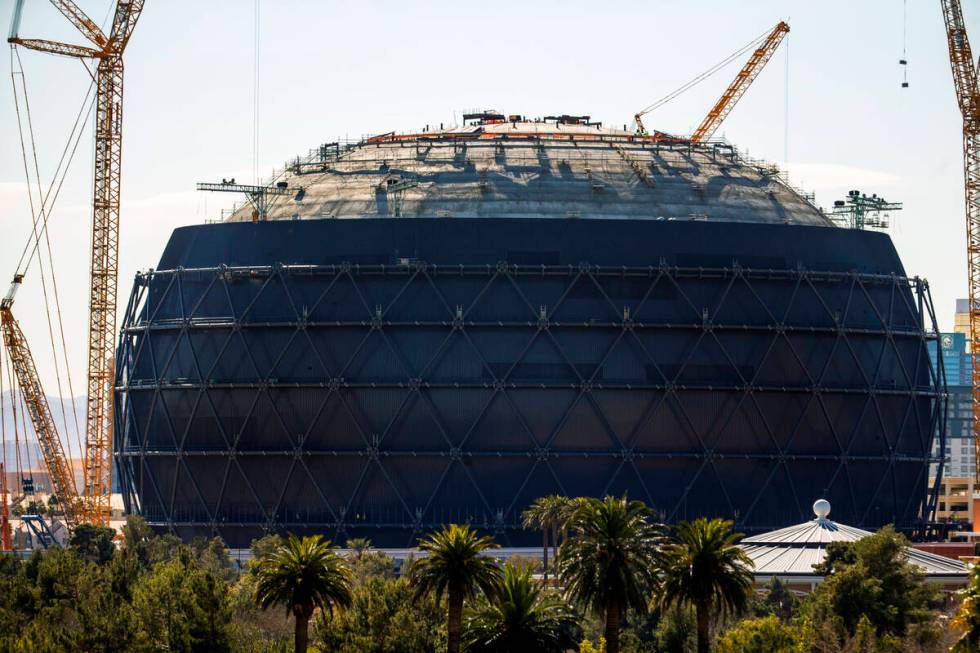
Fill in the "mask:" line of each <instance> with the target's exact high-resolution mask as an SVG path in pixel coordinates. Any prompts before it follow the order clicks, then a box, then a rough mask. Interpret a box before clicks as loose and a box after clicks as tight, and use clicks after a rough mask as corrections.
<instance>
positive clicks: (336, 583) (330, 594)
mask: <svg viewBox="0 0 980 653" xmlns="http://www.w3.org/2000/svg"><path fill="white" fill-rule="evenodd" d="M256 574H257V576H258V585H257V587H256V590H255V600H256V602H257V603H258V605H259V606H260V607H261V608H262V609H264V610H265V609H268V608H269V607H271V606H273V605H281V606H284V607H285V608H286V612H287V614H288V613H292V615H293V618H294V619H295V620H296V624H295V626H296V630H295V636H294V648H295V651H296V653H305V652H306V647H307V643H308V641H309V621H310V617H312V616H313V610H314V609H315V608H320V609H321V610H325V611H327V612H333V610H334V609H335V608H344V607H346V606H348V605H350V602H351V573H350V570H349V569H348V568H347V566H346V565H345V564H344V562H343V560H342V559H341V558H340V556H338V555H337V554H336V553H335V552H334V550H333V549H332V548H331V546H330V541H329V540H326V541H324V540H323V538H322V537H321V536H319V535H313V536H309V537H304V538H303V539H299V538H298V537H296V536H295V535H293V534H290V535H289V538H288V539H287V540H286V541H285V542H284V543H283V545H282V546H280V547H279V548H278V549H276V550H275V551H273V552H272V553H271V554H270V555H268V556H266V557H264V558H262V559H261V560H259V563H258V567H257V568H256Z"/></svg>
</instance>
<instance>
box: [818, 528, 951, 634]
mask: <svg viewBox="0 0 980 653" xmlns="http://www.w3.org/2000/svg"><path fill="white" fill-rule="evenodd" d="M906 546H908V541H907V540H906V539H905V537H904V536H902V535H901V534H899V533H897V532H895V530H894V529H893V528H892V527H890V526H887V527H885V528H883V529H881V530H880V531H878V532H877V533H874V534H873V535H870V536H868V537H865V538H863V539H861V540H858V541H857V542H853V543H840V542H835V543H832V544H831V545H830V546H828V549H827V558H826V560H825V562H824V564H823V565H822V566H821V567H820V569H819V570H818V573H826V574H828V575H827V577H826V578H825V580H824V582H823V583H821V584H820V585H819V586H818V587H817V589H816V590H815V591H814V592H813V594H812V595H811V596H810V599H809V600H808V601H807V603H806V606H805V611H806V614H807V615H808V616H809V617H810V618H811V620H812V621H813V622H815V623H826V622H830V623H833V624H834V625H835V626H837V627H838V628H840V629H842V631H843V633H844V634H845V635H847V636H849V637H853V636H855V635H856V634H857V630H858V625H859V624H860V623H861V621H862V619H867V621H868V623H870V625H871V626H872V627H873V629H874V631H875V633H876V634H877V635H878V636H883V635H891V636H898V637H903V636H904V635H905V634H906V633H907V632H909V629H910V627H913V626H916V627H917V628H918V627H922V626H928V624H929V622H931V621H933V620H934V618H935V613H934V612H933V611H932V609H931V607H932V605H933V603H934V602H935V600H936V591H935V589H934V588H933V587H931V586H930V585H928V584H927V583H925V581H924V579H923V577H922V574H921V572H920V571H919V570H918V568H916V567H915V566H913V565H910V564H908V562H907V561H906V559H905V547H906Z"/></svg>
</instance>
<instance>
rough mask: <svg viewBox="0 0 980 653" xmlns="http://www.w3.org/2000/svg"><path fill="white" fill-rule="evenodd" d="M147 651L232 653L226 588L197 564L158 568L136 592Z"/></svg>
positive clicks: (181, 561)
mask: <svg viewBox="0 0 980 653" xmlns="http://www.w3.org/2000/svg"><path fill="white" fill-rule="evenodd" d="M133 608H134V610H135V614H136V615H137V619H138V623H139V626H140V628H139V631H138V632H139V635H138V637H137V647H138V649H139V650H143V651H182V652H187V653H191V652H194V651H201V652H204V651H215V652H220V651H230V650H231V639H230V636H229V632H228V625H229V624H230V622H231V609H230V605H229V601H228V586H227V584H225V583H224V582H222V581H221V579H219V578H218V577H216V576H215V575H214V573H213V572H211V571H210V570H208V569H202V568H201V567H200V565H199V563H197V562H196V561H190V560H184V559H176V560H171V561H170V562H166V563H161V564H158V565H156V566H155V567H154V568H153V570H152V571H150V572H149V573H148V574H146V575H145V576H143V577H142V578H141V579H140V581H139V583H138V584H137V586H136V588H135V590H134V592H133Z"/></svg>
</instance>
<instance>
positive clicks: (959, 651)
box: [951, 566, 980, 653]
mask: <svg viewBox="0 0 980 653" xmlns="http://www.w3.org/2000/svg"><path fill="white" fill-rule="evenodd" d="M960 596H961V597H962V603H960V608H959V610H958V611H957V613H956V618H955V619H954V620H953V625H954V626H955V627H956V628H960V629H962V630H963V635H962V636H961V637H960V638H959V639H958V640H956V644H955V645H954V646H953V648H952V650H951V653H975V652H976V651H980V566H976V567H974V568H973V571H972V572H971V573H970V584H969V585H968V586H967V587H966V588H965V589H963V590H962V591H961V592H960Z"/></svg>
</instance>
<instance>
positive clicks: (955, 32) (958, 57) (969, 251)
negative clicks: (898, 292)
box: [940, 0, 980, 480]
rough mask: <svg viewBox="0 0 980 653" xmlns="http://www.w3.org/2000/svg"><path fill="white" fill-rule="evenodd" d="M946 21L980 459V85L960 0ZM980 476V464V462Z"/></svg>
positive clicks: (947, 1)
mask: <svg viewBox="0 0 980 653" xmlns="http://www.w3.org/2000/svg"><path fill="white" fill-rule="evenodd" d="M940 1H941V5H942V10H943V18H944V20H945V21H946V41H947V43H948V45H949V63H950V66H951V67H952V69H953V85H954V87H955V88H956V100H957V102H958V103H959V107H960V114H961V115H962V116H963V171H964V181H965V183H964V190H965V194H966V260H967V278H968V293H969V300H970V343H969V344H970V355H971V356H972V358H973V366H972V368H973V438H974V455H975V457H976V460H977V462H978V463H980V356H978V354H980V89H978V86H977V67H976V63H975V62H974V59H973V53H972V52H971V50H970V39H969V38H967V34H966V24H965V23H964V22H963V9H962V7H961V6H960V3H959V0H940ZM977 480H980V465H978V466H977Z"/></svg>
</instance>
